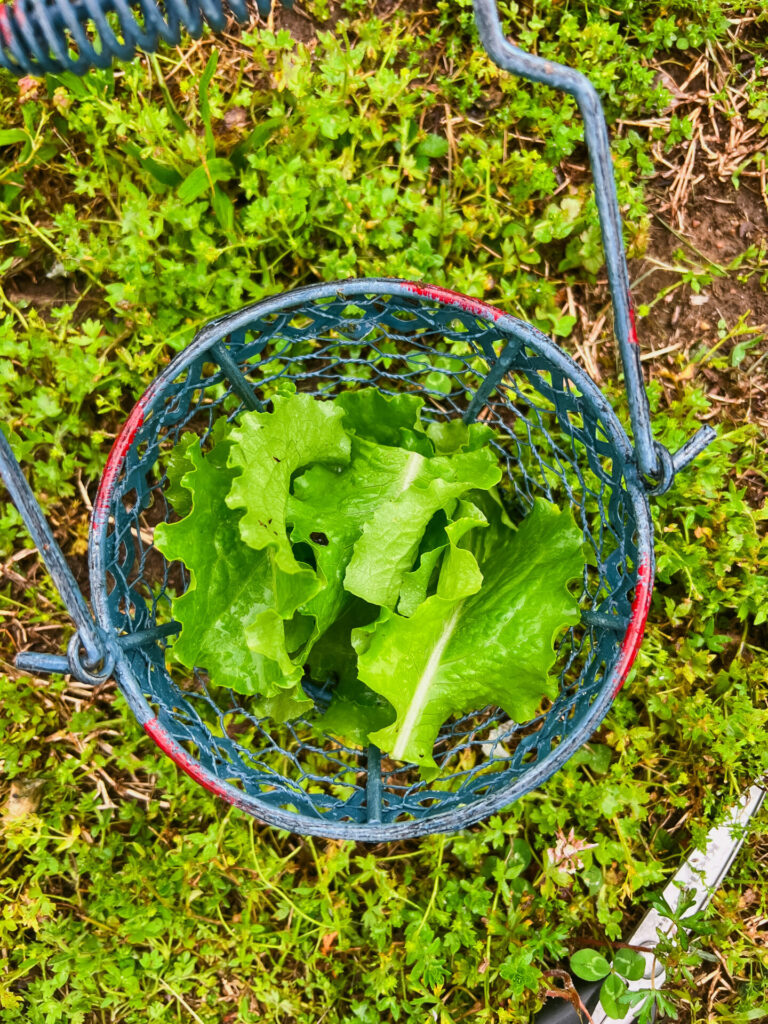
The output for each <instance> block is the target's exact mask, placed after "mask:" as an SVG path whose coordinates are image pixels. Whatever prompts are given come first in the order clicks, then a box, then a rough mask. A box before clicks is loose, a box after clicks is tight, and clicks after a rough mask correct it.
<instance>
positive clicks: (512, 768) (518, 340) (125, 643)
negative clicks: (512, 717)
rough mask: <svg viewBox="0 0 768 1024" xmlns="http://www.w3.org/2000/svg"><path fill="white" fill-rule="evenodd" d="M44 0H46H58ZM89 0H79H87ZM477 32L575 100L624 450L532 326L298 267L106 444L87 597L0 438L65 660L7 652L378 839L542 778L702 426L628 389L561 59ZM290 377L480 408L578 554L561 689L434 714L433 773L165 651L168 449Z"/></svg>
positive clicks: (622, 624)
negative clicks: (683, 431)
mask: <svg viewBox="0 0 768 1024" xmlns="http://www.w3.org/2000/svg"><path fill="white" fill-rule="evenodd" d="M62 2H63V0H62ZM91 2H93V3H95V2H96V0H91ZM475 12H476V18H477V25H478V28H479V32H480V38H481V40H482V43H483V46H484V47H485V49H486V51H487V52H488V54H489V56H490V57H491V59H492V60H493V61H494V62H495V63H496V64H497V65H499V66H500V67H501V68H503V69H505V70H507V71H510V72H512V73H513V74H517V75H520V76H521V77H523V78H527V79H529V80H532V81H536V82H541V83H545V84H547V85H549V86H551V87H553V88H556V89H560V90H563V91H565V92H567V93H570V94H571V95H572V96H574V97H575V99H576V101H577V103H578V105H579V109H580V111H581V113H582V116H583V119H584V124H585V138H586V143H587V147H588V150H589V155H590V161H591V165H592V170H593V175H594V179H595V190H596V197H597V206H598V212H599V218H600V226H601V233H602V240H603V246H604V249H605V254H606V265H607V271H608V279H609V284H610V288H611V295H612V299H613V307H614V324H615V332H616V336H617V339H618V343H619V349H620V353H621V358H622V363H623V368H624V373H625V379H626V387H627V396H628V402H629V411H630V418H631V422H632V431H633V436H634V447H633V446H632V444H631V443H630V441H629V439H628V437H627V435H626V432H625V431H624V429H623V427H622V426H621V424H620V423H619V420H618V419H617V417H616V415H615V413H614V412H613V410H612V408H611V406H610V404H609V402H608V401H607V399H606V398H605V396H604V395H603V394H602V393H601V392H600V390H599V389H598V387H597V386H596V385H595V383H594V382H593V381H592V380H591V379H590V378H589V377H588V376H587V374H586V373H584V371H583V370H582V369H580V368H579V367H578V366H577V364H576V363H575V362H574V361H573V360H572V359H571V358H570V356H568V355H567V354H566V353H565V352H563V351H562V350H560V349H559V348H558V346H556V345H555V344H554V343H553V342H552V341H551V340H550V339H548V338H547V337H546V336H545V335H544V334H542V333H541V332H540V331H539V330H537V329H536V328H535V327H533V326H531V325H530V324H526V323H524V322H522V321H520V320H518V319H516V318H515V317H512V316H510V315H508V314H505V313H503V312H502V311H500V310H498V309H495V308H493V307H491V306H488V305H486V304H485V303H482V302H479V301H477V300H475V299H471V298H468V297H466V296H463V295H459V294H457V293H455V292H451V291H448V290H446V289H443V288H438V287H434V286H431V285H427V284H419V283H414V282H408V281H401V280H390V279H360V280H352V281H341V282H332V283H329V284H316V285H310V286H307V287H304V288H299V289H297V290H295V291H292V292H288V293H284V294H281V295H277V296H274V297H272V298H269V299H266V300H264V301H262V302H259V303H256V304H254V305H252V306H249V307H246V308H245V309H242V310H239V311H237V312H235V313H230V314H228V315H226V316H223V317H221V318H218V319H216V320H214V321H212V322H211V323H209V324H208V325H207V326H206V327H205V328H203V330H202V331H200V333H199V334H198V335H197V336H196V338H195V339H194V340H193V341H192V343H191V344H190V345H189V346H188V347H187V349H185V350H184V351H183V352H182V353H181V354H179V355H178V356H177V357H176V358H175V359H174V360H173V362H172V363H171V364H170V365H169V366H168V367H167V368H166V369H165V370H164V371H163V373H161V374H160V375H159V376H158V377H157V378H156V379H155V380H154V381H153V382H152V384H151V385H150V386H149V388H148V389H147V390H146V392H145V393H144V395H143V396H142V397H141V398H140V400H139V402H138V403H137V404H136V406H135V408H134V409H133V411H132V412H131V414H130V416H129V417H128V419H127V421H126V423H125V426H124V427H123V429H122V431H121V433H120V435H119V436H118V438H117V440H116V442H115V444H114V447H113V449H112V452H111V454H110V456H109V459H108V461H107V465H106V468H105V470H104V474H103V476H102V480H101V484H100V487H99V491H98V494H97V498H96V501H95V504H94V509H93V513H92V517H91V536H90V549H89V572H90V590H91V604H92V609H93V610H92V612H91V611H90V610H89V608H88V606H87V604H86V602H85V599H84V598H83V596H82V594H81V593H80V591H79V589H78V587H77V584H76V583H75V580H74V577H73V576H72V573H71V571H70V569H69V568H68V566H67V564H66V561H65V559H64V557H63V555H62V553H61V552H60V550H59V549H58V547H57V545H56V542H55V541H54V538H53V535H52V533H51V530H50V527H49V526H48V524H47V523H46V521H45V519H44V517H43V515H42V512H41V510H40V508H39V506H38V505H37V503H36V501H35V499H34V497H33V495H32V493H31V491H30V488H29V486H28V484H27V483H26V480H25V478H24V476H23V474H22V472H21V470H20V468H19V466H18V464H17V463H16V461H15V459H14V457H13V455H12V452H11V450H10V446H9V445H8V443H7V441H6V440H5V439H4V438H2V436H1V435H0V471H2V475H3V477H4V479H5V481H6V484H7V486H8V489H9V491H10V493H11V496H12V498H13V500H14V501H15V503H16V505H17V506H18V508H19V509H20V511H21V513H22V515H23V517H24V519H25V522H26V523H27V526H28V528H29V530H30V533H31V534H32V536H33V539H34V541H35V543H36V544H37V546H38V547H39V548H40V551H41V553H42V555H43V558H44V559H45V562H46V565H47V567H48V569H49V571H50V573H51V575H52V577H53V579H54V581H55V582H56V585H57V586H58V588H59V590H60V592H61V594H62V597H63V599H64V601H65V603H66V605H67V608H68V609H69V611H70V614H71V615H72V618H73V620H74V622H75V626H76V632H75V633H74V635H73V637H72V639H71V641H70V644H69V647H68V650H67V654H66V656H59V655H47V654H36V653H30V652H26V653H24V654H21V655H19V657H18V658H17V665H18V667H19V668H21V669H24V670H28V671H36V672H41V671H42V672H69V673H71V674H72V675H73V676H74V677H75V678H77V679H79V680H81V681H83V682H86V683H90V684H97V683H100V682H102V681H104V680H106V679H107V678H109V677H110V676H114V677H115V678H116V680H117V682H118V685H119V687H120V689H121V691H122V693H123V695H124V696H125V698H126V700H127V701H128V703H129V705H130V707H131V709H132V710H133V712H134V714H135V716H136V718H137V720H138V721H139V723H140V724H141V725H142V726H143V727H144V729H145V730H146V731H147V733H148V734H149V735H150V736H152V737H153V738H154V739H155V741H156V742H157V744H158V745H159V746H160V747H161V749H163V750H164V751H165V752H166V753H167V754H168V755H169V756H170V757H171V758H172V759H173V760H174V761H175V762H176V763H177V764H178V765H179V766H180V767H181V768H183V769H184V771H186V772H187V773H188V774H189V775H190V776H191V777H192V778H194V779H196V780H197V781H198V782H200V783H201V784H202V785H204V786H205V787H206V788H208V789H209V790H211V791H212V792H214V793H216V794H218V795H220V796H222V797H223V798H224V799H226V800H228V801H230V802H231V803H233V804H235V805H237V806H238V807H241V808H242V809H244V810H246V811H248V812H249V813H251V814H253V815H255V816H256V817H257V818H259V819H260V820H262V821H265V822H268V823H270V824H272V825H275V826H278V827H281V828H286V829H289V830H292V831H295V832H299V833H304V834H309V835H323V836H329V837H338V838H348V839H358V840H367V841H380V840H385V839H396V838H404V837H408V836H417V835H425V834H427V833H431V832H440V831H451V830H454V829H458V828H462V827H464V826H466V825H469V824H471V823H472V822H475V821H478V820H480V819H481V818H483V817H485V816H487V815H488V814H490V813H492V812H494V811H497V810H499V809H500V808H502V807H504V806H506V805H508V804H509V803H511V802H512V801H513V800H515V799H517V798H518V797H520V796H522V795H523V794H524V793H526V792H529V791H530V790H531V789H533V788H535V787H536V786H538V785H540V784H541V783H542V782H543V781H544V780H546V779H547V778H548V777H549V776H551V775H552V774H553V773H554V772H555V771H556V770H557V769H558V768H559V767H560V766H561V765H562V764H564V763H565V761H566V760H567V759H568V758H569V757H570V756H571V754H573V753H574V752H575V751H576V750H577V749H578V747H579V746H580V745H581V744H582V743H583V742H584V741H585V740H586V739H587V738H588V737H589V736H590V735H591V734H592V732H593V731H594V730H595V728H597V726H598V725H599V723H600V722H601V721H602V719H603V717H604V716H605V714H606V713H607V711H608V708H609V707H610V705H611V702H612V700H613V698H614V696H615V695H616V693H617V692H618V690H619V689H620V687H621V685H622V684H623V682H624V680H625V678H626V676H627V673H628V671H629V669H630V667H631V665H632V662H633V660H634V657H635V654H636V652H637V649H638V647H639V644H640V641H641V638H642V633H643V628H644V624H645V619H646V615H647V612H648V607H649V603H650V597H651V589H652V585H653V575H654V562H653V538H652V526H651V516H650V508H649V495H651V494H654V493H662V492H663V491H664V490H666V489H667V488H668V487H669V486H670V485H671V484H672V482H673V479H674V477H675V475H676V474H677V473H678V472H679V471H680V470H681V469H683V468H684V467H685V466H686V465H687V464H688V463H689V462H690V461H691V460H692V459H693V458H694V457H695V455H697V454H698V453H699V452H701V451H702V450H703V449H704V447H706V445H707V444H708V443H709V442H710V441H711V440H712V438H713V437H714V432H713V431H712V429H711V428H709V427H703V428H702V429H700V430H699V431H698V432H697V433H696V434H695V435H694V436H693V437H692V438H691V439H690V441H688V443H687V444H686V445H684V446H683V448H682V449H680V450H679V451H678V452H676V453H674V454H672V453H670V452H669V451H668V450H667V449H666V448H665V447H663V446H662V445H661V444H659V442H657V441H655V440H654V438H653V435H652V431H651V424H650V414H649V407H648V402H647V398H646V394H645V389H644V385H643V379H642V372H641V365H640V358H639V348H638V344H637V338H636V333H635V326H634V316H633V312H632V301H631V297H630V293H629V282H628V274H627V267H626V259H625V254H624V248H623V243H622V235H621V221H620V215H619V210H618V204H617V199H616V189H615V183H614V179H613V173H612V168H611V158H610V148H609V140H608V132H607V128H606V124H605V120H604V117H603V114H602V109H601V106H600V102H599V99H598V96H597V93H596V92H595V90H594V89H593V87H592V86H591V85H590V83H589V81H588V80H587V79H586V78H585V77H584V76H583V75H581V74H579V73H577V72H575V71H573V70H571V69H569V68H566V67H563V66H560V65H556V64H552V63H551V62H549V61H546V60H543V59H541V58H538V57H533V56H531V55H529V54H526V53H524V52H522V51H521V50H519V49H518V48H517V47H515V46H512V45H511V44H510V43H509V42H507V41H506V39H505V38H504V36H503V34H502V30H501V26H500V23H499V18H498V14H497V11H496V7H495V4H494V2H493V0H475ZM286 381H290V382H292V384H293V385H295V387H296V388H297V389H298V390H300V391H303V392H307V393H310V394H313V395H317V396H319V397H330V396H332V395H333V394H335V393H337V392H338V391H339V390H341V389H348V388H350V387H362V386H366V387H367V386H375V387H377V388H379V389H380V390H381V391H382V392H384V393H386V394H394V393H397V392H399V391H402V390H408V391H410V392H414V393H418V394H420V395H422V396H423V397H424V399H425V416H424V419H426V420H430V419H431V420H440V419H452V418H456V417H461V418H463V419H464V420H465V421H467V422H470V421H472V420H474V419H476V418H477V417H478V416H480V415H482V417H483V419H484V420H485V421H486V422H487V423H489V425H491V426H492V427H493V428H494V430H495V432H496V437H497V440H496V441H495V442H494V443H495V445H496V448H497V453H498V455H499V458H500V460H501V462H502V465H503V467H504V468H505V470H506V473H505V480H504V482H503V484H502V493H503V497H504V500H505V503H506V505H507V509H508V512H509V514H510V515H511V516H512V518H513V519H515V520H517V521H519V520H520V519H521V518H522V517H523V515H524V514H525V513H526V511H527V510H528V509H529V508H530V506H531V505H532V503H533V500H534V498H535V497H537V496H543V497H545V498H547V499H549V500H550V501H554V502H556V503H558V504H560V505H561V506H564V505H565V504H568V505H570V506H571V508H572V510H573V512H574V515H575V517H576V520H577V522H579V523H580V525H581V526H582V528H583V532H584V538H585V541H586V543H587V544H588V545H589V547H590V549H591V552H592V556H593V557H592V559H591V563H593V564H590V565H588V566H587V567H586V568H585V571H584V577H583V580H582V587H581V594H580V600H581V608H582V620H581V623H580V624H579V625H578V626H575V627H573V628H571V629H570V630H569V631H568V633H567V634H566V635H565V636H564V637H563V639H562V640H561V641H560V643H559V648H558V661H557V665H556V671H557V673H558V678H559V683H560V685H559V694H558V696H557V698H556V699H555V700H554V701H552V702H551V703H550V704H549V705H548V706H547V707H546V708H545V709H544V710H542V711H541V713H540V714H539V715H538V716H537V717H536V718H535V719H533V720H532V721H530V722H525V723H517V722H510V721H508V720H507V719H506V718H505V716H503V715H502V714H501V712H499V711H498V709H494V708H485V709H477V713H473V714H471V715H465V716H463V717H461V718H459V719H457V720H454V721H451V722H449V723H448V724H447V725H446V726H445V727H444V728H443V730H442V732H441V734H440V738H439V740H438V744H437V747H436V750H435V757H436V759H437V761H438V763H439V764H440V766H441V774H440V776H439V778H438V779H437V780H436V781H434V782H431V783H427V782H425V781H424V780H423V779H422V778H421V777H420V775H419V774H418V771H417V770H416V769H415V768H413V767H412V766H410V765H403V764H398V763H394V762H392V761H389V760H388V759H386V758H382V755H381V753H380V752H379V751H378V750H377V749H376V748H375V747H368V748H367V749H358V748H355V747H351V746H346V745H345V744H343V743H341V742H340V741H338V740H337V739H334V738H333V737H331V736H322V735H318V733H317V731H316V730H315V729H313V720H314V719H315V718H316V717H317V713H319V712H322V710H323V709H324V707H325V706H326V705H327V702H328V700H329V697H330V694H331V692H332V687H333V679H332V678H330V679H328V680H326V681H321V682H320V683H317V682H314V683H313V682H311V681H309V680H307V681H306V684H305V690H306V691H307V693H308V694H309V695H310V696H312V697H313V699H314V701H315V711H314V712H310V713H309V714H308V715H307V717H306V719H300V720H297V721H295V722H291V723H289V724H287V725H284V726H274V725H270V724H269V723H267V722H265V721H262V720H259V719H258V718H257V717H256V716H255V715H254V714H252V713H251V712H250V711H249V708H248V706H247V699H244V698H242V697H239V696H237V695H235V694H233V693H232V692H230V691H228V690H222V689H221V688H218V689H216V688H213V687H212V686H211V685H210V682H209V681H208V680H207V678H206V676H205V674H204V673H201V672H194V673H193V674H192V675H191V676H190V677H189V678H179V676H178V674H177V673H176V672H175V671H174V672H171V671H169V669H168V667H167V666H166V656H165V646H166V643H167V638H168V637H169V636H170V635H172V634H173V633H174V632H175V631H176V630H177V628H178V627H177V626H176V625H175V624H174V623H173V621H172V620H171V617H170V606H171V597H172V595H173V594H174V593H179V592H181V591H182V590H183V589H184V588H185V586H186V585H187V577H186V574H185V571H184V569H183V566H180V565H179V564H178V563H172V564H169V563H168V562H167V561H166V560H165V559H164V558H163V556H162V555H161V554H160V552H159V551H157V549H156V548H154V546H153V544H152V542H151V531H152V528H153V526H154V525H155V524H156V523H157V522H158V521H160V520H163V519H165V518H167V517H168V516H169V515H170V506H169V504H168V500H167V496H166V490H167V477H166V469H167V465H168V458H169V455H170V452H171V451H172V450H173V447H174V445H175V443H176V442H177V440H178V439H179V438H180V436H181V434H182V433H183V432H185V431H189V430H195V431H197V433H198V434H199V436H200V443H201V445H203V446H206V445H207V444H208V442H209V438H210V432H211V430H212V426H213V424H214V422H215V421H216V420H217V419H218V418H219V417H220V416H226V417H228V418H230V419H234V418H236V417H237V416H238V414H239V412H240V411H241V410H243V409H258V408H263V407H264V406H265V405H266V403H268V402H269V399H270V397H271V396H272V394H274V393H275V391H276V390H277V388H278V387H279V386H281V385H282V384H284V383H285V382H286Z"/></svg>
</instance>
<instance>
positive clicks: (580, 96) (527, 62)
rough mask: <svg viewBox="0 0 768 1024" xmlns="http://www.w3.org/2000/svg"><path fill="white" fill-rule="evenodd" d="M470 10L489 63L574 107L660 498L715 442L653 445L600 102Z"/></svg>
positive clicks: (641, 438)
mask: <svg viewBox="0 0 768 1024" xmlns="http://www.w3.org/2000/svg"><path fill="white" fill-rule="evenodd" d="M474 7H475V21H476V22H477V28H478V32H479V34H480V41H481V42H482V44H483V48H484V49H485V51H486V53H487V54H488V56H489V57H490V58H491V60H492V61H493V62H494V64H497V65H498V66H499V67H500V68H502V70H504V71H510V72H511V73H512V74H514V75H519V76H520V77H521V78H526V79H528V80H529V81H531V82H540V83H542V84H543V85H549V86H551V87H552V88H553V89H559V90H561V91H562V92H566V93H568V94H569V95H571V96H573V98H574V99H575V100H576V103H577V104H578V107H579V111H580V112H581V116H582V118H583V120H584V137H585V141H586V144H587V151H588V153H589V162H590V165H591V167H592V177H593V179H594V183H595V199H596V201H597V211H598V218H599V221H600V234H601V237H602V242H603V251H604V252H605V263H606V269H607V271H608V285H609V288H610V291H611V300H612V303H613V318H614V332H615V334H616V338H617V340H618V343H619V352H620V354H621V362H622V365H623V367H624V378H625V382H626V389H627V399H628V402H629V415H630V419H631V421H632V434H633V437H634V442H635V457H636V461H637V468H638V470H639V471H640V474H641V475H642V476H643V477H645V478H646V479H647V480H648V481H650V483H649V490H650V491H651V492H652V493H656V494H660V493H663V492H664V491H666V490H667V489H668V488H669V487H670V486H671V484H672V481H673V479H674V477H675V475H676V474H677V473H678V472H679V471H680V470H681V469H683V468H684V467H685V466H687V465H688V463H689V462H690V461H691V460H692V459H693V458H695V457H696V456H697V455H698V454H699V453H700V452H702V451H703V450H704V449H705V448H706V447H707V445H708V444H710V442H711V441H713V440H714V438H715V432H714V430H713V429H712V427H709V426H705V427H701V428H700V429H699V430H698V431H697V432H696V433H695V434H694V435H693V437H691V438H690V439H689V440H688V441H687V442H686V443H685V444H684V445H683V447H682V448H680V449H679V450H678V451H677V452H675V453H674V454H672V453H670V452H669V451H668V449H667V448H665V447H664V445H662V444H660V443H659V442H658V441H655V440H654V437H653V432H652V429H651V412H650V407H649V405H648V396H647V395H646V391H645V383H644V381H643V370H642V366H641V363H640V347H639V345H638V341H637V331H636V328H635V311H634V305H633V303H632V295H631V293H630V289H629V272H628V271H627V260H626V256H625V253H624V242H623V238H622V233H621V215H620V213H619V203H618V199H617V197H616V181H615V179H614V175H613V164H612V162H611V146H610V140H609V138H608V128H607V125H606V123H605V116H604V114H603V108H602V105H601V103H600V97H599V96H598V94H597V90H596V89H595V87H594V86H593V85H592V83H591V82H590V81H589V79H588V78H587V77H586V76H585V75H582V74H581V73H580V72H579V71H575V70H574V69H573V68H569V67H566V66H565V65H563V64H555V63H553V62H552V61H549V60H546V59H544V58H543V57H535V56H534V55H533V54H530V53H526V52H525V51H524V50H521V49H520V48H519V47H517V46H514V45H513V44H512V43H510V42H509V41H508V40H507V38H506V37H505V36H504V33H503V31H502V28H501V22H500V20H499V12H498V8H497V5H496V0H474Z"/></svg>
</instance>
